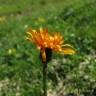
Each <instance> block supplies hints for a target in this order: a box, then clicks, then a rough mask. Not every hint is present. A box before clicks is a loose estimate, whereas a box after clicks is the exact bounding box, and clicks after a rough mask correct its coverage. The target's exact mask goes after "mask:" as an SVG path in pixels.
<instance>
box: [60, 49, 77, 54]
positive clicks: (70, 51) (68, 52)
mask: <svg viewBox="0 0 96 96" xmlns="http://www.w3.org/2000/svg"><path fill="white" fill-rule="evenodd" d="M62 52H63V53H64V54H66V55H72V54H75V51H74V50H73V49H70V48H64V49H63V50H62Z"/></svg>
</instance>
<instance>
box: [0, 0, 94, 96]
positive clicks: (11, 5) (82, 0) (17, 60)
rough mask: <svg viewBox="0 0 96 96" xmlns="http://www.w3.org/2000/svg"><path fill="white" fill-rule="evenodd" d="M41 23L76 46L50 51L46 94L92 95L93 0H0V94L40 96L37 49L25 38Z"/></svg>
mask: <svg viewBox="0 0 96 96" xmlns="http://www.w3.org/2000/svg"><path fill="white" fill-rule="evenodd" d="M40 27H43V28H48V30H49V32H60V33H61V34H62V35H63V36H64V40H65V42H66V43H69V44H71V45H73V46H74V48H75V50H76V54H75V55H73V56H63V55H62V56H61V55H59V54H56V53H53V57H52V60H51V62H49V64H48V79H47V80H48V96H96V0H0V96H42V64H41V62H40V60H39V50H37V49H36V46H35V45H33V44H32V43H30V42H28V41H26V39H25V37H26V32H27V31H28V29H29V28H33V29H38V28H40Z"/></svg>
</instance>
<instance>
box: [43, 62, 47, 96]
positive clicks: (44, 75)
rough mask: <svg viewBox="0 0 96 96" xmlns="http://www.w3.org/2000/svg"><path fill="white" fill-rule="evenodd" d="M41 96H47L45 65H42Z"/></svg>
mask: <svg viewBox="0 0 96 96" xmlns="http://www.w3.org/2000/svg"><path fill="white" fill-rule="evenodd" d="M43 96H47V64H46V63H43Z"/></svg>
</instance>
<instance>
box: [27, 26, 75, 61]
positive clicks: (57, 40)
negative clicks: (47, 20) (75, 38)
mask: <svg viewBox="0 0 96 96" xmlns="http://www.w3.org/2000/svg"><path fill="white" fill-rule="evenodd" d="M27 34H29V35H30V37H27V40H29V41H31V42H33V43H35V44H36V45H37V47H38V48H39V49H40V50H41V58H42V61H43V62H46V61H47V58H46V57H47V56H46V52H47V51H46V49H50V50H51V51H55V52H59V53H63V54H67V55H71V54H74V53H75V51H74V50H73V48H72V46H71V45H69V44H64V40H63V37H62V36H61V35H60V33H54V34H49V33H48V30H47V29H42V28H40V30H32V29H31V30H30V31H28V32H27ZM47 53H48V52H47Z"/></svg>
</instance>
